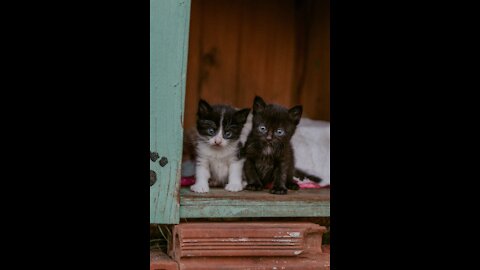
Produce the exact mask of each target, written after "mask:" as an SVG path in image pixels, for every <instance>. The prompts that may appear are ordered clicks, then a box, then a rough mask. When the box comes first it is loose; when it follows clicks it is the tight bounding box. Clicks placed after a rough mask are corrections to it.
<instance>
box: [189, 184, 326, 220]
mask: <svg viewBox="0 0 480 270" xmlns="http://www.w3.org/2000/svg"><path fill="white" fill-rule="evenodd" d="M180 194H181V195H180V197H181V198H180V217H181V218H204V217H212V218H218V217H328V216H330V190H329V189H320V190H318V189H309V190H299V191H289V193H288V195H286V196H279V195H273V194H270V193H268V191H266V190H265V191H262V192H253V191H242V192H228V191H225V190H223V189H211V190H210V192H209V193H206V194H197V193H193V192H191V191H189V190H188V189H185V188H183V189H181V191H180Z"/></svg>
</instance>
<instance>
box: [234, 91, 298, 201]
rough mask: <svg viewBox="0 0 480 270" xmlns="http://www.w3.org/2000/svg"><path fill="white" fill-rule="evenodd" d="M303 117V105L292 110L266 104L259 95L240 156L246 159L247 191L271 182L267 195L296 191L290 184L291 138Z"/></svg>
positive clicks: (293, 167) (295, 185) (293, 161)
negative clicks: (249, 130) (250, 127)
mask: <svg viewBox="0 0 480 270" xmlns="http://www.w3.org/2000/svg"><path fill="white" fill-rule="evenodd" d="M301 116H302V106H295V107H293V108H291V109H287V108H284V107H282V106H280V105H276V104H268V105H267V104H266V103H265V101H263V99H262V98H261V97H259V96H256V97H255V99H254V102H253V119H252V130H251V132H250V134H249V135H248V138H247V141H246V142H245V148H244V149H243V151H242V155H244V156H245V157H246V161H245V164H244V168H243V172H244V177H245V179H246V180H247V183H248V185H247V186H246V187H245V189H247V190H262V189H263V188H264V187H265V185H267V184H268V183H270V182H272V181H273V186H272V188H271V190H270V193H273V194H286V193H287V188H288V189H293V190H297V189H299V186H298V185H297V184H296V183H295V182H294V181H293V176H294V172H295V159H294V152H293V149H292V145H291V143H290V139H291V138H292V136H293V134H294V133H295V129H296V127H297V125H298V123H299V122H300V118H301Z"/></svg>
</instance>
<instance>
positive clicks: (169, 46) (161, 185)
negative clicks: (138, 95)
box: [150, 0, 190, 224]
mask: <svg viewBox="0 0 480 270" xmlns="http://www.w3.org/2000/svg"><path fill="white" fill-rule="evenodd" d="M189 18H190V1H189V0H150V151H154V152H157V153H158V154H159V156H160V157H161V158H162V157H165V158H166V159H168V163H166V164H165V165H164V166H163V167H162V166H160V164H159V162H158V161H157V162H151V163H150V170H153V171H155V172H156V174H157V182H156V183H155V184H154V185H153V186H151V187H150V223H165V224H172V223H178V222H179V194H178V191H179V188H180V168H181V166H180V164H181V157H182V138H183V109H184V99H185V98H184V96H185V82H186V71H187V70H186V68H187V50H188V29H189ZM164 161H165V159H164Z"/></svg>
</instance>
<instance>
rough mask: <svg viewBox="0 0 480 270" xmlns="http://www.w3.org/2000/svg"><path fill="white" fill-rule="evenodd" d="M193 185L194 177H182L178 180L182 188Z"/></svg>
mask: <svg viewBox="0 0 480 270" xmlns="http://www.w3.org/2000/svg"><path fill="white" fill-rule="evenodd" d="M193 184H195V177H194V176H189V177H182V179H180V185H181V186H182V187H188V186H191V185H193Z"/></svg>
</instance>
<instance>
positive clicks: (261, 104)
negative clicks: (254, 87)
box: [253, 96, 267, 113]
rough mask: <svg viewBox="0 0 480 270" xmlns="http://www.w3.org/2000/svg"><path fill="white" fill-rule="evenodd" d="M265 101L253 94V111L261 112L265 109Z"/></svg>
mask: <svg viewBox="0 0 480 270" xmlns="http://www.w3.org/2000/svg"><path fill="white" fill-rule="evenodd" d="M265 106H267V104H265V101H263V99H262V98H261V97H259V96H255V99H254V100H253V113H257V112H262V111H263V110H264V109H265Z"/></svg>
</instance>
